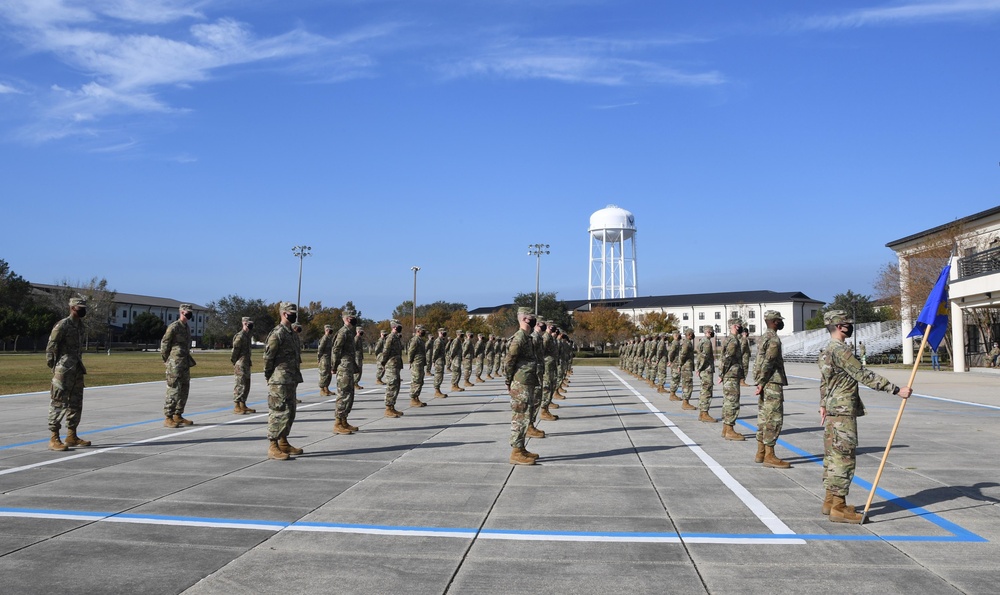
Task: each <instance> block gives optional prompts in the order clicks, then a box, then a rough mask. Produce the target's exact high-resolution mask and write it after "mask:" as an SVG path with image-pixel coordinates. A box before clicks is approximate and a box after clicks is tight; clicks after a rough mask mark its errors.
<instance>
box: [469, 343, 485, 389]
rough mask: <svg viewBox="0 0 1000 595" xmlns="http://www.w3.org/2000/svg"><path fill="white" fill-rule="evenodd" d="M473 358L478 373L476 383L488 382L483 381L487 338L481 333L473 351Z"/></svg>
mask: <svg viewBox="0 0 1000 595" xmlns="http://www.w3.org/2000/svg"><path fill="white" fill-rule="evenodd" d="M472 358H473V362H474V369H475V373H476V382H486V381H485V380H483V360H484V359H486V337H485V336H484V335H483V334H482V333H479V338H478V339H477V340H476V346H475V348H473V351H472Z"/></svg>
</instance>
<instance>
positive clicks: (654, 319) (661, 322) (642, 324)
mask: <svg viewBox="0 0 1000 595" xmlns="http://www.w3.org/2000/svg"><path fill="white" fill-rule="evenodd" d="M638 323H639V324H638V326H639V328H641V329H642V330H643V332H646V333H657V334H659V333H672V332H674V331H676V330H677V329H678V326H677V317H676V316H674V315H673V314H666V313H664V312H648V313H646V314H642V315H640V316H639V320H638Z"/></svg>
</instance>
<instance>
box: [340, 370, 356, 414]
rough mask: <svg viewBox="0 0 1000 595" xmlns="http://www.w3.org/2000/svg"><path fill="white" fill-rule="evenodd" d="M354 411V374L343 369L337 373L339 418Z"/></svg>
mask: <svg viewBox="0 0 1000 595" xmlns="http://www.w3.org/2000/svg"><path fill="white" fill-rule="evenodd" d="M351 409H354V374H353V373H351V372H348V371H346V370H344V369H341V370H339V371H338V372H337V417H343V416H346V415H348V414H349V413H350V412H351Z"/></svg>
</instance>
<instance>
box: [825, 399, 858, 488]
mask: <svg viewBox="0 0 1000 595" xmlns="http://www.w3.org/2000/svg"><path fill="white" fill-rule="evenodd" d="M857 448H858V419H857V418H856V417H854V416H852V415H828V416H826V426H825V427H824V428H823V450H824V456H823V487H825V488H826V489H828V490H830V491H831V492H833V494H834V495H835V496H842V497H846V496H847V493H848V492H849V491H851V481H853V480H854V468H855V466H856V465H857V456H856V451H857Z"/></svg>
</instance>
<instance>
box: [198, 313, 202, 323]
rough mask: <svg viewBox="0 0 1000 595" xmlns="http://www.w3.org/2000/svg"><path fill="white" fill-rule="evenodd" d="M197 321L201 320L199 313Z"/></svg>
mask: <svg viewBox="0 0 1000 595" xmlns="http://www.w3.org/2000/svg"><path fill="white" fill-rule="evenodd" d="M198 322H201V314H199V315H198Z"/></svg>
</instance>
